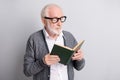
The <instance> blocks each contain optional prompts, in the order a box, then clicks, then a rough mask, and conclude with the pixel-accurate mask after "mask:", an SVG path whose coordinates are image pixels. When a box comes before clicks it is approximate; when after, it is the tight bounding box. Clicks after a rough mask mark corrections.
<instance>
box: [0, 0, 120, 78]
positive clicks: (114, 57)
mask: <svg viewBox="0 0 120 80" xmlns="http://www.w3.org/2000/svg"><path fill="white" fill-rule="evenodd" d="M53 2H54V3H57V4H59V5H60V6H61V7H62V8H63V11H64V13H65V15H66V16H67V21H66V22H65V24H64V25H63V28H64V29H65V30H68V31H70V32H72V33H73V35H74V36H75V37H76V39H77V40H78V41H79V40H82V39H84V40H86V41H85V44H84V45H83V46H82V49H83V51H84V57H85V59H86V65H85V67H84V69H82V70H81V71H75V80H120V69H119V68H120V1H119V0H0V80H32V78H31V77H30V78H28V77H26V76H25V75H24V74H23V56H24V54H25V46H26V41H27V39H28V37H29V35H30V34H31V33H33V32H35V31H38V30H39V29H41V28H43V27H42V26H43V25H42V23H41V20H40V11H41V8H42V7H43V6H44V5H45V4H47V3H53Z"/></svg>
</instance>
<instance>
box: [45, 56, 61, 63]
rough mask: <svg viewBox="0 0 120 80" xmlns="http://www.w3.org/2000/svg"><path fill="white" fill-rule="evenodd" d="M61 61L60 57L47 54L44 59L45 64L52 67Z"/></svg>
mask: <svg viewBox="0 0 120 80" xmlns="http://www.w3.org/2000/svg"><path fill="white" fill-rule="evenodd" d="M59 61H60V58H59V56H57V55H50V54H47V55H45V57H44V63H45V64H47V65H52V64H55V63H58V62H59Z"/></svg>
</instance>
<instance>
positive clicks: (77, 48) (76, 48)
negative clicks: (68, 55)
mask: <svg viewBox="0 0 120 80" xmlns="http://www.w3.org/2000/svg"><path fill="white" fill-rule="evenodd" d="M84 41H85V40H82V41H80V42H79V43H78V44H77V45H76V46H75V47H74V48H73V50H74V51H77V50H79V49H80V48H81V46H82V44H83V43H84Z"/></svg>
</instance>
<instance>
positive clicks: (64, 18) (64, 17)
mask: <svg viewBox="0 0 120 80" xmlns="http://www.w3.org/2000/svg"><path fill="white" fill-rule="evenodd" d="M44 18H45V19H49V20H51V22H52V23H57V22H58V21H59V20H60V21H61V22H62V23H63V22H65V20H66V18H67V17H66V16H62V17H60V18H57V17H53V18H50V17H44Z"/></svg>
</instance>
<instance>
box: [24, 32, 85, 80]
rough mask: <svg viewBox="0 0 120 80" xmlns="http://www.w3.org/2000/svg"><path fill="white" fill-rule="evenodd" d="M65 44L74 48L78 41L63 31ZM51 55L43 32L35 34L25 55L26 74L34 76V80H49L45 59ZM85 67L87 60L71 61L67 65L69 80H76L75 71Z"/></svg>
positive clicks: (48, 69) (28, 42)
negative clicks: (48, 54)
mask: <svg viewBox="0 0 120 80" xmlns="http://www.w3.org/2000/svg"><path fill="white" fill-rule="evenodd" d="M63 34H64V44H65V46H68V47H70V48H73V47H74V46H75V45H76V44H77V41H76V40H75V38H74V37H73V35H72V34H71V33H69V32H67V31H63ZM47 53H49V50H48V47H47V44H46V40H45V36H44V34H43V30H40V31H38V32H35V33H33V34H32V35H31V36H30V37H29V39H28V41H27V45H26V53H25V55H24V74H25V75H26V76H33V80H49V77H50V67H49V66H47V65H46V64H44V63H43V60H42V59H43V57H44V56H45V55H46V54H47ZM84 65H85V60H84V59H82V60H81V61H72V60H71V61H70V63H69V64H68V65H67V70H68V79H69V80H74V70H73V68H75V69H76V70H81V69H82V68H83V67H84Z"/></svg>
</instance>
